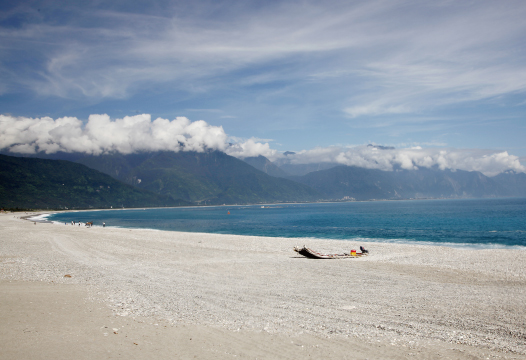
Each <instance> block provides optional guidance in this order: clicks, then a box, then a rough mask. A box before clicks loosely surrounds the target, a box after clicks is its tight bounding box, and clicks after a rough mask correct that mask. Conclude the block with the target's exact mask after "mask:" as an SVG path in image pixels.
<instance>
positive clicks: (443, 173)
mask: <svg viewBox="0 0 526 360" xmlns="http://www.w3.org/2000/svg"><path fill="white" fill-rule="evenodd" d="M36 157H47V158H51V159H55V160H50V159H47V160H43V159H36V158H35V156H34V157H32V158H16V157H12V156H2V157H1V158H0V160H1V162H0V165H1V166H2V167H1V170H2V171H1V172H0V205H1V206H12V205H14V204H17V206H28V207H44V206H48V207H64V206H67V207H69V208H72V207H75V206H76V207H84V208H86V207H108V206H110V204H118V206H122V205H124V206H127V207H134V206H140V207H143V206H176V205H191V204H193V205H217V204H255V203H276V202H313V201H341V200H343V201H345V200H373V199H377V200H380V199H382V200H383V199H423V198H479V197H508V196H526V174H523V173H514V172H506V173H501V174H499V175H497V176H494V177H487V176H485V175H484V174H482V173H480V172H476V171H472V172H468V171H461V170H456V171H451V170H440V169H437V168H431V169H428V168H421V169H418V170H403V169H394V170H393V171H382V170H377V169H365V168H359V167H354V166H343V165H338V164H333V163H319V164H299V165H298V164H287V163H283V164H275V163H272V162H271V161H270V160H268V159H267V158H265V157H263V156H258V157H252V158H245V159H244V161H242V160H240V159H237V158H234V157H232V156H229V155H227V154H225V153H223V152H220V151H206V152H167V151H160V152H149V153H136V154H128V155H124V154H120V153H115V154H103V155H99V156H95V155H86V154H79V153H77V154H75V153H68V154H66V153H56V154H52V155H45V154H37V155H36ZM58 159H68V160H69V161H64V160H60V161H57V160H58ZM31 160H34V161H35V162H34V163H31ZM54 161H55V162H54ZM62 183H64V185H60V186H59V185H57V184H62ZM66 184H68V185H66ZM81 184H82V185H81ZM61 186H62V187H63V190H64V191H62V190H60V187H61ZM109 188H111V189H112V191H111V192H108V191H106V189H109ZM117 189H119V190H118V191H117ZM66 190H67V191H66ZM45 194H48V195H45ZM32 199H33V200H32ZM59 199H60V200H59ZM8 204H10V205H8ZM66 204H68V205H66ZM113 206H114V205H113Z"/></svg>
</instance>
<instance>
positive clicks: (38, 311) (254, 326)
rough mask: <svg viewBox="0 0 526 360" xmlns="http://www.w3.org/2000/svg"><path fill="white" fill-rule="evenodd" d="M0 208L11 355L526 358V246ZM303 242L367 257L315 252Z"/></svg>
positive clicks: (5, 345)
mask: <svg viewBox="0 0 526 360" xmlns="http://www.w3.org/2000/svg"><path fill="white" fill-rule="evenodd" d="M18 216H21V215H20V214H1V215H0V318H1V319H2V321H1V322H0V339H1V340H2V346H0V358H1V359H22V358H32V359H40V358H42V359H44V358H45V359H47V358H56V359H70V358H81V359H82V358H97V359H110V358H111V359H125V358H126V359H130V358H131V359H143V358H144V359H147V358H148V359H150V358H161V359H163V358H170V359H174V358H177V359H193V358H197V359H240V358H241V359H305V358H313V359H327V358H331V359H378V358H382V359H407V358H415V359H442V358H450V359H486V358H490V359H494V358H499V359H526V271H525V264H526V251H524V250H521V249H493V250H489V249H486V250H472V249H451V248H447V247H437V246H419V245H403V244H383V243H355V242H349V241H332V240H331V241H328V240H313V239H287V238H260V237H249V236H233V235H213V234H200V233H179V232H163V231H155V230H135V229H134V230H129V229H116V228H110V227H106V228H102V227H92V228H86V227H83V226H82V227H78V226H71V225H64V224H62V225H57V224H49V223H47V224H45V223H37V224H36V225H35V224H34V223H33V222H30V221H27V220H22V219H19V218H18ZM304 244H305V245H307V246H309V247H311V248H313V249H316V250H318V251H322V252H344V251H345V252H348V251H349V250H350V249H351V248H359V246H360V245H363V246H365V247H366V248H368V249H369V250H370V256H368V257H362V258H357V259H339V260H312V259H307V258H304V257H301V256H300V255H298V254H296V253H295V252H294V251H293V247H294V246H295V245H304Z"/></svg>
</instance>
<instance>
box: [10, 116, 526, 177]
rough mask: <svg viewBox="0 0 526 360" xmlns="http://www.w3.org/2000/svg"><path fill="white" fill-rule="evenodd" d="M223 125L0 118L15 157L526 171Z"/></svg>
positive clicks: (506, 164) (473, 153) (495, 160)
mask: <svg viewBox="0 0 526 360" xmlns="http://www.w3.org/2000/svg"><path fill="white" fill-rule="evenodd" d="M232 139H235V138H231V137H229V136H228V135H227V134H226V133H225V131H224V130H223V128H222V127H221V126H212V125H209V124H208V123H206V122H205V121H203V120H198V121H193V122H192V121H190V120H189V119H187V118H186V117H177V118H175V119H174V120H167V119H163V118H157V119H155V120H153V121H152V119H151V115H149V114H142V115H135V116H126V117H124V118H122V119H114V120H112V119H110V117H109V116H108V115H90V116H89V118H88V121H87V122H86V123H84V122H83V121H81V120H79V119H78V118H76V117H63V118H59V119H56V120H54V119H52V118H50V117H42V118H26V117H13V116H9V115H0V149H3V150H7V151H9V152H11V153H18V154H35V153H38V152H44V153H46V154H52V153H56V152H59V151H61V152H81V153H86V154H93V155H99V154H103V153H111V152H120V153H122V154H130V153H135V152H145V151H160V150H167V151H175V152H178V151H197V152H203V151H205V150H207V149H213V150H220V151H224V152H226V153H227V154H229V155H231V156H235V157H238V158H245V157H253V156H258V155H263V156H265V157H267V158H269V159H270V160H272V161H276V162H278V163H279V162H290V163H293V164H309V163H321V162H328V163H338V164H342V165H353V166H358V167H363V168H368V169H379V170H384V171H393V170H396V169H398V168H400V169H405V170H414V169H417V168H421V167H424V168H431V167H438V168H439V169H442V170H444V169H451V170H466V171H480V172H482V173H484V174H485V175H488V176H494V175H497V174H499V173H501V172H504V171H507V170H513V171H517V172H526V167H525V166H523V165H522V164H521V163H520V159H519V157H517V156H515V155H511V154H509V153H508V152H507V151H500V152H499V151H491V150H480V149H454V148H426V149H423V148H421V147H415V148H406V149H394V148H390V147H382V146H371V145H369V146H366V145H361V146H354V147H340V146H332V147H325V148H321V147H317V148H314V149H311V150H302V151H297V152H295V153H288V154H287V155H285V154H284V153H281V152H278V151H277V150H274V149H272V148H271V147H270V145H269V142H268V141H261V140H258V139H255V138H251V139H248V140H240V139H236V140H237V141H236V142H235V143H233V144H232V143H230V142H229V141H231V140H232Z"/></svg>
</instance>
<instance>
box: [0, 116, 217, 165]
mask: <svg viewBox="0 0 526 360" xmlns="http://www.w3.org/2000/svg"><path fill="white" fill-rule="evenodd" d="M226 140H227V135H226V134H225V132H224V130H223V128H222V127H220V126H211V125H208V124H207V123H206V122H205V121H202V120H201V121H194V122H191V121H190V120H188V119H187V118H185V117H177V118H175V119H174V120H171V121H170V120H166V119H162V118H158V119H156V120H154V121H152V119H151V116H150V115H148V114H142V115H136V116H126V117H124V118H122V119H116V120H111V119H110V117H109V116H108V115H90V117H89V119H88V122H87V123H86V124H85V125H84V124H83V122H82V121H81V120H79V119H77V118H75V117H63V118H59V119H56V120H53V119H52V118H49V117H43V118H35V119H33V118H25V117H12V116H5V115H0V149H8V150H9V151H10V152H12V153H21V154H35V153H38V152H45V153H46V154H52V153H56V152H59V151H63V152H80V153H86V154H92V155H100V154H103V153H110V152H119V153H122V154H131V153H134V152H141V151H159V150H171V151H199V152H202V151H204V150H206V149H215V150H225V148H226V147H227V142H226Z"/></svg>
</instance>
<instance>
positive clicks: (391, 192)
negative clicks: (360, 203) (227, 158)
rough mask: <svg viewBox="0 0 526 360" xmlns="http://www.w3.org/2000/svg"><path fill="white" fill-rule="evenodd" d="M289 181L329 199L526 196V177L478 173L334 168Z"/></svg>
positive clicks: (511, 174)
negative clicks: (312, 189)
mask: <svg viewBox="0 0 526 360" xmlns="http://www.w3.org/2000/svg"><path fill="white" fill-rule="evenodd" d="M290 179H292V180H295V181H297V182H301V183H302V184H305V185H308V186H310V187H312V188H314V189H316V190H317V191H319V192H321V193H322V194H324V195H325V196H326V197H327V198H329V199H345V198H347V199H355V200H372V199H423V198H427V199H431V198H433V199H437V198H483V197H509V196H513V197H522V196H526V174H522V173H520V174H515V173H507V174H500V175H498V176H496V177H493V178H489V177H487V176H485V175H484V174H482V173H480V172H477V171H462V170H456V171H451V170H438V169H427V168H421V169H418V170H402V169H398V170H394V171H382V170H377V169H365V168H359V167H355V166H337V167H334V168H331V169H328V170H322V171H315V172H311V173H309V174H307V175H304V176H296V177H290Z"/></svg>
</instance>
